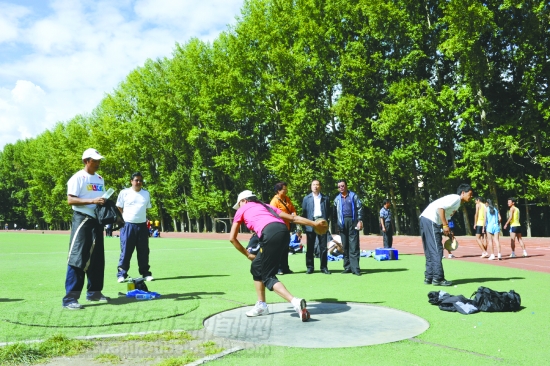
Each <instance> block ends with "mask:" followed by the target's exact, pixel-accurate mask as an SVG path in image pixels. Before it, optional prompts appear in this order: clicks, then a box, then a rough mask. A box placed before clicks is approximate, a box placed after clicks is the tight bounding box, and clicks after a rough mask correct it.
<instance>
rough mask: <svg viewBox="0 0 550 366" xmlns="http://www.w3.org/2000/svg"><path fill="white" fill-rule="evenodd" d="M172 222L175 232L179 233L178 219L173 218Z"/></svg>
mask: <svg viewBox="0 0 550 366" xmlns="http://www.w3.org/2000/svg"><path fill="white" fill-rule="evenodd" d="M172 222H173V223H174V232H176V233H177V232H178V223H177V222H176V217H175V216H174V217H172Z"/></svg>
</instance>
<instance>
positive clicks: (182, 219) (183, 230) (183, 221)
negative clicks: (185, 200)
mask: <svg viewBox="0 0 550 366" xmlns="http://www.w3.org/2000/svg"><path fill="white" fill-rule="evenodd" d="M180 225H181V232H182V233H184V232H185V219H184V218H183V212H182V213H181V214H180Z"/></svg>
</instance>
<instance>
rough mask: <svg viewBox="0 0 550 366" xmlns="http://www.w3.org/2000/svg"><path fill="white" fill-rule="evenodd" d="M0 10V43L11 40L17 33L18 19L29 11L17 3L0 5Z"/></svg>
mask: <svg viewBox="0 0 550 366" xmlns="http://www.w3.org/2000/svg"><path fill="white" fill-rule="evenodd" d="M1 10H2V11H0V43H2V42H6V41H12V40H14V39H16V38H17V36H18V35H19V33H18V31H19V19H20V18H22V17H24V16H25V15H27V14H28V13H29V11H28V10H27V9H26V8H24V7H22V6H18V5H11V4H5V5H2V7H1Z"/></svg>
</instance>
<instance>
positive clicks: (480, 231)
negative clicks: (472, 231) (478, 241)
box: [476, 226, 485, 235]
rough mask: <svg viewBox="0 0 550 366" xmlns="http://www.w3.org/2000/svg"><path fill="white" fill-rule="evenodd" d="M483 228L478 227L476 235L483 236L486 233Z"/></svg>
mask: <svg viewBox="0 0 550 366" xmlns="http://www.w3.org/2000/svg"><path fill="white" fill-rule="evenodd" d="M483 228H484V226H476V235H482V234H483V233H485V231H484V230H483Z"/></svg>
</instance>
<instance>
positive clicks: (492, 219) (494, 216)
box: [485, 199, 502, 261]
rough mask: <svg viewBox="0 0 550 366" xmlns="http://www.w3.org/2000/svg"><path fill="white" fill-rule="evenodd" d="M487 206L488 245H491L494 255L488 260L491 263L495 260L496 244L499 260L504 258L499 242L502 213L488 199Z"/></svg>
mask: <svg viewBox="0 0 550 366" xmlns="http://www.w3.org/2000/svg"><path fill="white" fill-rule="evenodd" d="M485 206H487V210H486V211H485V226H486V229H485V231H486V232H487V234H488V236H489V238H488V241H487V243H491V247H492V251H493V254H491V256H490V257H489V258H488V259H489V260H490V261H492V260H494V259H495V244H496V246H497V251H498V252H497V253H498V260H501V259H502V256H501V255H500V241H499V235H500V213H499V212H498V210H497V209H496V208H495V207H494V206H493V201H491V200H490V199H487V202H485Z"/></svg>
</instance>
